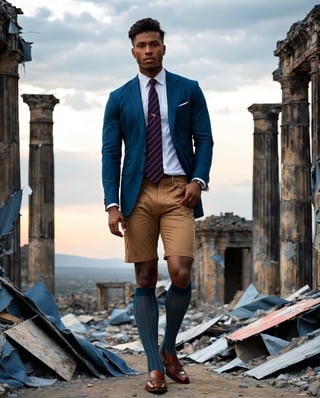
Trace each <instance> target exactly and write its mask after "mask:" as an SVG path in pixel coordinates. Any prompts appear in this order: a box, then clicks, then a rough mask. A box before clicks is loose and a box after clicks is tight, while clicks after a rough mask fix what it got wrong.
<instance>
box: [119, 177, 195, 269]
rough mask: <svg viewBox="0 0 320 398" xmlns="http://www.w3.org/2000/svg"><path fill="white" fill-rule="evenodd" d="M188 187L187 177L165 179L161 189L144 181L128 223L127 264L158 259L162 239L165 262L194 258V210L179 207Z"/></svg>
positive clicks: (125, 236)
mask: <svg viewBox="0 0 320 398" xmlns="http://www.w3.org/2000/svg"><path fill="white" fill-rule="evenodd" d="M186 184H187V178H186V177H185V176H164V177H163V178H162V179H161V181H160V183H159V184H158V185H155V184H153V183H152V182H150V181H148V180H146V179H144V181H143V184H142V187H141V191H140V195H139V197H138V200H137V203H136V205H135V208H134V210H133V212H132V214H131V215H130V216H129V217H128V218H127V219H126V223H127V231H126V232H125V234H124V240H125V261H126V262H128V263H138V262H143V261H149V260H153V259H157V258H158V240H159V236H161V239H162V242H163V247H164V258H165V259H166V258H167V257H169V256H185V257H191V258H193V257H194V246H195V223H194V215H193V210H192V209H190V208H187V207H185V206H181V205H180V204H179V202H180V200H181V199H182V198H183V196H184V187H185V186H186Z"/></svg>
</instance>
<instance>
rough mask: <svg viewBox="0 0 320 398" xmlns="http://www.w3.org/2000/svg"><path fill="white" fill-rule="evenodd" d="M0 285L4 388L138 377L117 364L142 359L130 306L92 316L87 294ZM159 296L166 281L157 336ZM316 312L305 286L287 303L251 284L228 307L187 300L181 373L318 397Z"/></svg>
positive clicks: (315, 296)
mask: <svg viewBox="0 0 320 398" xmlns="http://www.w3.org/2000/svg"><path fill="white" fill-rule="evenodd" d="M0 285H1V288H0V305H1V307H2V308H0V328H1V338H0V342H1V357H0V383H2V386H1V387H3V386H4V385H9V386H11V387H13V388H19V387H21V386H44V385H50V384H52V383H55V382H56V381H57V380H64V381H70V380H71V379H72V378H74V377H75V375H79V374H83V373H84V372H85V373H87V374H89V375H90V376H93V377H106V376H121V375H128V374H129V375H134V374H137V372H135V370H134V369H130V368H128V367H127V365H126V364H125V362H124V361H123V360H122V359H121V353H126V354H127V353H130V354H132V355H139V356H144V352H143V347H142V346H141V343H140V340H139V338H138V331H137V328H136V325H135V320H134V316H133V308H132V302H131V303H129V304H123V303H122V304H120V302H119V303H118V305H115V304H114V305H113V308H110V309H108V310H102V311H97V310H92V308H94V299H93V298H92V297H91V298H89V297H87V296H86V295H83V296H81V294H80V295H78V296H73V295H71V296H70V295H69V296H65V297H64V299H62V298H61V297H60V298H59V300H58V303H55V302H54V301H53V298H52V297H51V298H50V295H49V294H48V292H47V291H46V290H45V287H44V285H43V284H41V283H40V284H38V285H37V286H35V288H33V289H31V291H28V292H26V294H22V293H21V292H20V291H18V290H17V289H16V288H14V287H13V286H12V285H11V284H10V283H9V282H8V281H5V280H3V279H1V278H0ZM165 295H166V289H164V288H163V283H162V285H161V286H159V287H158V289H157V297H158V302H159V306H160V319H159V338H160V339H161V337H162V336H163V334H164V328H165V310H164V301H165ZM88 303H89V304H90V305H88ZM88 309H89V311H88ZM319 311H320V291H317V290H314V291H311V290H310V289H309V287H307V286H306V287H304V288H302V289H300V290H299V291H297V292H295V293H294V294H292V296H290V297H287V298H285V299H283V298H279V297H274V296H264V295H261V294H259V292H258V291H257V290H256V289H255V287H254V286H253V285H250V286H249V287H248V289H247V290H246V291H245V292H242V293H241V294H238V295H237V297H236V299H235V300H234V302H233V303H231V304H229V305H228V306H227V305H214V304H209V303H202V304H198V305H195V303H193V305H192V306H190V308H189V310H188V313H187V314H186V316H185V319H184V322H183V325H182V328H181V332H180V333H179V335H178V338H177V351H178V353H179V357H180V359H181V360H182V361H183V363H184V364H185V366H192V364H194V363H199V364H203V366H205V367H207V369H208V370H209V371H210V372H211V374H212V377H213V378H214V377H217V375H219V377H225V378H228V377H232V378H234V377H238V378H239V385H241V386H243V388H245V386H246V385H248V384H252V383H256V385H259V384H260V385H261V386H262V384H263V383H264V384H265V383H269V384H271V385H273V386H275V387H278V388H286V387H288V386H294V387H297V388H299V389H300V391H301V393H303V394H307V395H310V396H320V366H319V354H320V312H319ZM10 358H13V360H14V372H13V373H12V368H10V361H9V359H10ZM17 363H18V364H19V366H18V367H17ZM11 366H12V365H11ZM19 372H20V373H19ZM0 392H1V391H0Z"/></svg>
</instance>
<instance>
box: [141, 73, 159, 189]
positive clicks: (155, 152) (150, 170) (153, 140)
mask: <svg viewBox="0 0 320 398" xmlns="http://www.w3.org/2000/svg"><path fill="white" fill-rule="evenodd" d="M156 82H157V81H156V80H155V79H150V81H149V85H150V89H149V98H148V123H147V137H146V167H145V176H146V177H147V178H148V179H149V180H150V181H152V182H153V183H155V184H158V183H159V181H160V179H161V177H162V176H163V162H162V133H161V115H160V106H159V98H158V94H157V91H156V89H155V84H156Z"/></svg>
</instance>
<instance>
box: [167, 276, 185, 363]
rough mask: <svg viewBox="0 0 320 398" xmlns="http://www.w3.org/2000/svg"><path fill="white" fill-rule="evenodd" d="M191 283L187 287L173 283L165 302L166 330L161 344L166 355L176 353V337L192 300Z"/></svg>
mask: <svg viewBox="0 0 320 398" xmlns="http://www.w3.org/2000/svg"><path fill="white" fill-rule="evenodd" d="M191 293H192V290H191V284H190V285H189V286H188V287H186V288H180V287H178V286H175V285H173V284H172V285H171V286H170V288H169V290H168V293H167V297H166V302H165V308H166V330H165V335H164V338H163V341H162V344H161V349H162V350H163V351H164V353H165V355H170V354H175V353H176V338H177V335H178V332H179V329H180V326H181V324H182V321H183V318H184V316H185V314H186V312H187V310H188V307H189V304H190V300H191Z"/></svg>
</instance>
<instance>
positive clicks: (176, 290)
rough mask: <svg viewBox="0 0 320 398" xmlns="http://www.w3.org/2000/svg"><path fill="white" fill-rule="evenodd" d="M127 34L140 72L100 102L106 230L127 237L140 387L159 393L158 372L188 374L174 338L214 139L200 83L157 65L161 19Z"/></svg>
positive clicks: (187, 294) (161, 51)
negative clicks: (165, 280) (140, 354)
mask: <svg viewBox="0 0 320 398" xmlns="http://www.w3.org/2000/svg"><path fill="white" fill-rule="evenodd" d="M129 38H130V39H131V43H132V55H133V57H134V58H135V59H136V61H137V63H138V67H139V72H138V76H136V77H135V78H134V79H132V80H130V81H129V82H127V83H126V84H124V85H123V86H122V87H120V88H118V89H117V90H115V91H113V92H112V93H111V94H110V97H109V100H108V102H107V105H106V109H105V115H104V124H103V144H102V178H103V187H104V193H105V200H104V202H105V206H106V211H107V212H108V224H109V229H110V231H111V233H112V234H114V235H116V236H119V237H122V236H124V241H125V261H126V262H130V263H134V266H135V277H136V290H135V295H134V302H133V306H134V314H135V319H136V324H137V328H138V332H139V336H140V339H141V341H142V344H143V347H144V350H145V353H146V357H147V362H148V371H149V378H148V380H147V382H146V386H145V388H146V390H147V391H148V392H150V393H154V394H161V393H165V392H166V391H167V384H166V381H165V376H164V372H166V374H167V376H168V377H170V378H171V379H173V380H175V381H176V382H178V383H183V384H187V383H189V382H190V381H189V377H188V375H187V373H186V372H185V370H184V369H183V367H182V365H181V364H180V362H179V360H178V358H177V355H176V349H175V344H176V337H177V334H178V331H179V329H180V326H181V323H182V320H183V318H184V315H185V313H186V311H187V308H188V306H189V303H190V298H191V283H190V274H191V266H192V262H193V255H194V243H195V226H194V218H196V217H201V216H202V215H203V210H202V204H201V191H202V190H206V189H207V184H208V181H209V171H210V167H211V160H212V147H213V140H212V133H211V127H210V119H209V114H208V110H207V106H206V102H205V99H204V96H203V93H202V91H201V89H200V87H199V85H198V83H197V82H196V81H192V80H189V79H186V78H184V77H181V76H178V75H175V74H173V73H170V72H168V71H166V70H165V69H164V68H163V65H162V61H163V56H164V55H165V52H166V46H165V44H164V31H163V30H162V29H161V28H160V24H159V22H158V21H157V20H154V19H151V18H144V19H141V20H139V21H137V22H136V23H135V24H134V25H133V26H132V27H131V28H130V30H129ZM122 145H124V151H123V152H122ZM122 153H123V154H124V158H123V163H122ZM120 176H121V177H120ZM120 179H121V189H120ZM119 190H120V201H119ZM160 235H161V238H162V241H163V246H164V257H165V259H166V261H167V265H168V272H169V275H170V278H171V283H172V284H171V286H170V288H169V290H168V292H167V297H166V304H165V308H166V331H165V335H164V338H163V341H162V343H161V347H160V349H159V348H158V318H159V312H158V304H157V300H156V297H155V287H156V283H157V278H158V253H157V245H158V239H159V236H160Z"/></svg>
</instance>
